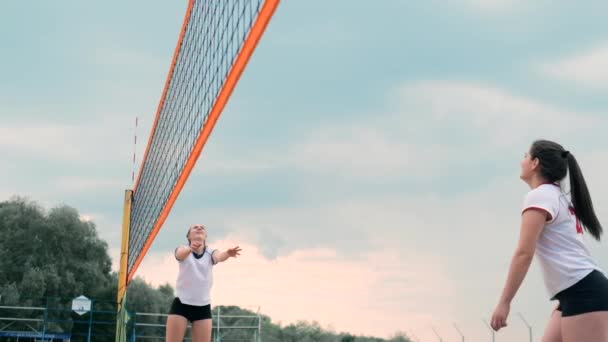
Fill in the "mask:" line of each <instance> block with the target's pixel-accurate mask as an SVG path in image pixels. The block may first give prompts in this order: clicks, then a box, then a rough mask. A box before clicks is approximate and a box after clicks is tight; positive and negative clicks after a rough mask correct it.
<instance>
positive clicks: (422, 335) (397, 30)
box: [0, 0, 608, 341]
mask: <svg viewBox="0 0 608 342" xmlns="http://www.w3.org/2000/svg"><path fill="white" fill-rule="evenodd" d="M186 6H187V2H186V1H185V0H184V1H143V0H134V1H129V2H119V1H115V0H111V1H104V2H96V3H89V2H82V1H67V0H66V1H54V2H48V1H33V2H32V1H26V2H24V1H3V2H2V3H1V4H0V13H1V17H2V20H0V41H1V42H2V52H3V53H2V55H1V56H0V60H1V61H2V63H0V75H1V77H0V118H1V121H0V122H1V124H0V155H1V157H2V162H1V164H0V200H6V199H9V198H10V197H11V196H12V195H20V196H27V197H29V198H30V199H32V200H35V201H38V202H39V203H41V204H42V205H43V206H45V207H46V208H50V207H53V206H56V205H61V204H67V205H70V206H73V207H76V208H77V209H78V210H79V211H80V212H81V213H82V215H83V218H86V219H90V220H93V221H94V222H95V223H96V224H97V226H98V229H99V232H100V235H101V237H102V238H104V239H105V240H107V241H108V243H109V246H110V251H111V254H112V257H113V259H114V261H115V264H116V262H117V259H116V258H117V257H118V251H119V248H120V229H121V227H120V221H121V215H122V198H123V192H124V190H125V189H128V188H131V187H132V185H133V184H132V181H131V172H132V170H133V169H134V168H137V167H138V165H137V163H136V165H135V166H134V165H133V163H132V154H133V151H134V146H133V135H134V134H137V135H138V141H139V143H140V144H139V145H138V146H137V148H136V151H137V156H138V160H140V159H141V156H142V154H143V151H144V148H145V146H144V145H143V144H142V143H141V142H146V141H147V138H148V134H149V131H150V127H151V125H152V122H153V119H154V114H155V111H156V107H157V105H158V101H159V98H160V95H161V91H162V87H163V85H164V81H165V77H166V74H167V71H168V68H169V64H170V61H171V58H172V55H173V50H174V48H175V43H176V40H177V37H178V35H179V30H180V26H181V22H182V20H183V16H184V12H185V9H186ZM607 11H608V3H606V2H605V1H599V0H598V1H588V2H585V4H584V6H583V5H581V4H575V3H573V2H572V3H570V2H568V3H566V2H560V4H559V5H556V3H555V2H552V1H548V0H541V1H535V2H530V1H521V0H443V1H439V0H425V1H391V0H385V1H376V2H369V1H356V2H355V1H331V2H328V1H283V2H282V4H281V5H280V6H279V9H278V11H277V12H276V15H275V17H274V19H273V21H272V22H271V24H270V26H269V27H268V30H267V32H266V35H265V36H264V38H263V39H262V41H261V44H260V45H259V47H258V49H257V50H256V53H255V55H254V57H253V58H252V60H251V61H250V64H249V67H248V69H247V70H246V72H245V73H244V75H243V77H242V79H241V82H240V83H239V85H238V87H237V89H236V91H235V92H234V94H233V96H232V99H231V101H230V103H229V105H228V106H227V108H226V110H225V111H224V113H223V114H222V117H221V118H220V121H219V123H218V125H217V126H216V128H215V131H214V133H213V135H212V137H211V139H210V140H209V142H208V144H207V146H206V147H205V149H204V151H203V154H202V155H201V157H200V158H199V160H198V164H197V166H196V168H195V170H194V172H193V173H192V175H191V177H190V179H189V181H188V183H187V185H186V187H185V189H184V191H183V192H182V194H181V196H180V198H179V200H178V201H177V203H176V205H175V207H174V210H173V212H172V214H171V215H170V217H169V219H168V220H167V221H166V224H165V226H164V228H163V230H162V231H161V233H160V234H159V235H158V237H157V239H156V241H155V243H154V245H153V247H152V248H151V250H150V252H149V254H148V255H147V257H146V259H145V260H144V262H143V263H142V265H141V267H140V269H139V270H138V273H137V275H139V276H141V277H143V278H145V279H146V280H147V281H149V282H151V283H152V284H155V285H156V284H161V283H165V282H169V283H171V284H175V277H176V272H177V265H176V263H175V261H174V259H173V258H172V254H171V253H172V252H171V251H172V250H173V249H174V248H175V246H177V245H178V244H182V243H184V233H185V231H186V227H187V226H188V225H189V224H191V223H193V222H202V223H205V224H207V225H208V226H209V233H210V243H211V244H212V245H213V247H218V248H225V247H229V246H232V245H234V244H239V245H240V246H242V248H243V254H242V257H241V258H239V259H238V260H231V262H229V263H226V264H222V265H220V266H219V267H217V268H216V270H215V272H216V282H215V285H214V290H213V294H212V295H213V301H214V304H236V305H241V306H260V307H261V311H262V312H263V313H265V314H268V315H270V316H271V317H272V318H273V319H274V320H275V321H281V322H283V323H289V322H294V321H296V320H299V319H304V320H318V321H319V322H320V323H321V324H322V325H323V326H331V327H333V328H334V329H336V330H337V331H350V332H352V333H358V334H367V335H376V336H381V337H386V336H389V335H391V334H392V333H393V332H395V331H397V330H402V331H409V332H412V333H413V334H414V335H416V336H418V338H419V339H420V340H422V341H432V340H434V335H433V332H432V329H431V327H434V328H435V329H436V330H437V331H438V332H439V333H440V334H441V335H442V337H443V338H444V340H448V339H451V340H455V339H456V338H458V333H457V331H456V329H454V327H453V324H454V323H456V324H457V325H458V327H459V328H460V329H461V330H462V331H463V332H464V333H465V335H466V337H467V339H468V340H482V339H485V338H490V333H489V331H488V330H487V328H486V327H485V326H484V324H483V322H482V318H489V317H490V315H491V313H492V310H493V308H494V306H495V304H496V301H497V300H498V298H499V295H500V292H501V290H502V287H503V285H504V280H505V278H506V274H507V267H508V265H509V262H510V257H511V255H512V253H513V250H514V247H515V244H516V242H517V239H518V231H519V209H520V207H521V204H522V200H523V197H524V195H525V193H526V191H528V189H527V188H526V186H525V184H523V183H522V182H521V181H520V180H519V178H518V174H519V162H520V160H521V158H522V156H523V153H524V152H525V151H526V149H527V148H528V146H529V144H530V143H531V141H532V140H533V139H535V138H549V139H555V140H557V141H559V142H561V143H562V144H564V146H565V147H566V148H568V149H569V150H570V151H572V153H573V154H574V155H575V156H576V157H577V158H578V159H579V161H580V163H581V167H582V168H583V171H584V174H585V176H586V178H587V182H588V184H589V186H590V189H591V193H592V196H593V200H594V204H595V207H596V210H597V212H598V215H599V216H600V220H601V221H602V222H607V221H606V217H608V195H607V194H608V180H606V178H605V177H602V175H604V174H605V172H606V170H608V140H606V138H605V130H606V129H607V128H608V114H606V112H607V108H608V100H607V99H608V96H606V95H608V28H606V25H605V16H604V13H606V12H607ZM136 116H137V117H139V127H138V130H137V132H135V130H134V123H135V117H136ZM589 245H590V248H591V250H592V253H593V254H594V256H595V257H596V258H597V260H598V261H599V263H600V264H601V265H602V266H603V267H604V268H608V249H607V248H606V245H605V244H604V245H601V244H598V243H596V242H594V241H591V240H589ZM553 305H554V304H552V303H550V302H549V301H548V298H547V295H546V293H545V290H544V287H543V284H542V279H541V276H540V272H539V269H538V266H537V264H536V262H535V263H534V264H533V266H532V268H531V271H530V272H529V274H528V276H527V278H526V280H525V282H524V284H523V286H522V288H521V290H520V292H519V293H518V295H517V297H516V299H515V301H514V303H513V306H512V312H513V313H516V312H522V313H523V314H524V315H525V317H526V318H527V319H528V321H529V322H530V323H531V324H532V325H533V327H534V334H535V337H536V338H535V340H540V339H539V338H540V335H541V331H542V330H543V328H544V325H545V323H546V322H547V318H548V315H549V313H550V311H551V308H552V306H553ZM509 323H510V325H509V327H508V328H506V329H505V330H504V331H501V332H500V333H499V334H498V335H497V340H498V341H515V340H524V339H525V338H526V337H527V331H526V329H525V326H524V324H523V323H522V322H521V320H519V318H518V317H517V316H516V315H514V314H513V315H512V316H511V317H510V321H509Z"/></svg>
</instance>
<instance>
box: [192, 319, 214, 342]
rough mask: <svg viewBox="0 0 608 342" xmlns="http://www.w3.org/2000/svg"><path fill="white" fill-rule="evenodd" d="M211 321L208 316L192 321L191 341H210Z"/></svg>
mask: <svg viewBox="0 0 608 342" xmlns="http://www.w3.org/2000/svg"><path fill="white" fill-rule="evenodd" d="M212 322H213V321H212V320H211V319H210V318H209V319H201V320H198V321H194V322H192V342H211V329H212Z"/></svg>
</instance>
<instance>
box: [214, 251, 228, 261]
mask: <svg viewBox="0 0 608 342" xmlns="http://www.w3.org/2000/svg"><path fill="white" fill-rule="evenodd" d="M229 257H230V255H229V254H228V251H218V252H216V253H215V260H216V261H217V262H222V261H226V260H227V259H228V258H229Z"/></svg>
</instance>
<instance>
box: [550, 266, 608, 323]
mask: <svg viewBox="0 0 608 342" xmlns="http://www.w3.org/2000/svg"><path fill="white" fill-rule="evenodd" d="M554 298H555V299H557V300H559V306H558V307H557V310H558V311H561V313H562V317H569V316H576V315H580V314H584V313H589V312H595V311H608V278H606V276H605V275H604V274H602V273H601V272H599V271H597V270H594V271H593V272H591V273H589V275H587V276H586V277H585V278H583V279H581V280H580V281H579V282H578V283H576V284H574V285H572V286H571V287H569V288H567V289H565V290H563V291H561V292H560V293H558V294H556V295H555V297H554Z"/></svg>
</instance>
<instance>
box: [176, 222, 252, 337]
mask: <svg viewBox="0 0 608 342" xmlns="http://www.w3.org/2000/svg"><path fill="white" fill-rule="evenodd" d="M186 238H187V239H188V246H181V247H178V248H176V249H175V258H176V259H177V261H178V262H179V273H178V276H177V285H176V292H177V297H176V298H175V299H174V300H173V303H172V304H171V309H170V311H169V317H168V318H167V328H166V336H165V337H166V341H168V342H183V340H184V335H185V334H186V328H187V326H188V322H190V323H191V324H192V334H191V335H192V341H193V342H210V341H211V328H212V317H211V298H210V292H211V286H212V285H213V265H215V264H217V263H218V262H223V261H226V260H227V259H228V258H230V257H236V256H238V255H240V251H241V249H240V248H239V247H238V246H237V247H234V248H230V249H228V250H226V251H223V252H220V251H217V250H215V249H212V248H210V247H209V246H207V244H206V240H207V229H206V228H205V226H203V225H202V224H197V225H194V226H192V227H190V229H188V233H187V234H186Z"/></svg>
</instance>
